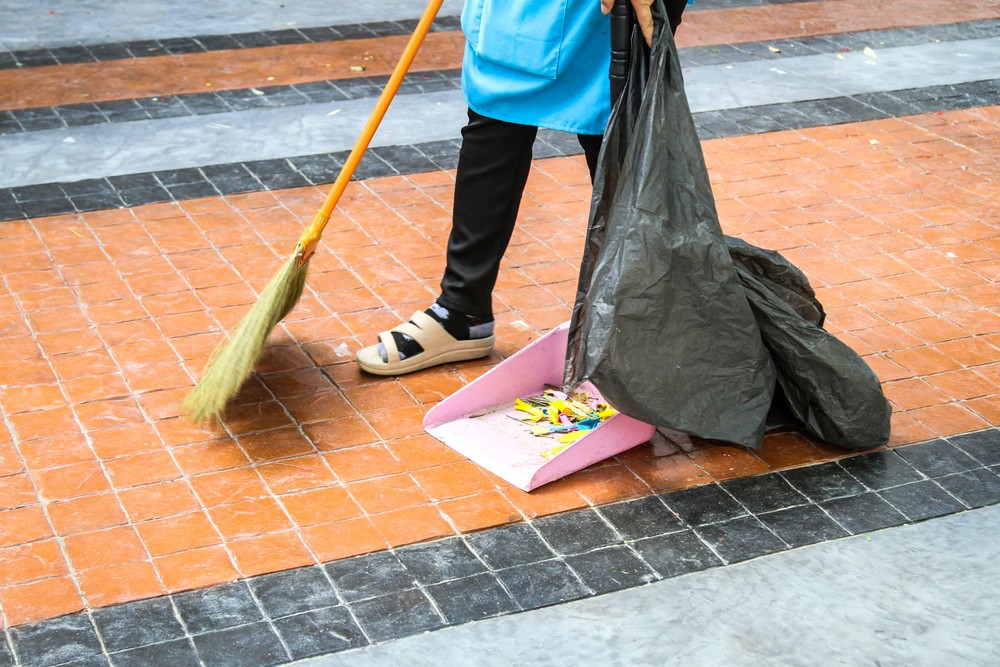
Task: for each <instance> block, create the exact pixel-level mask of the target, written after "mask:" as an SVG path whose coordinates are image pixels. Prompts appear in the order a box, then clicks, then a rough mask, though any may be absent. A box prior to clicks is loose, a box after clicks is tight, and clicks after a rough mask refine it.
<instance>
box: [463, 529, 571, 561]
mask: <svg viewBox="0 0 1000 667" xmlns="http://www.w3.org/2000/svg"><path fill="white" fill-rule="evenodd" d="M466 539H467V540H468V541H469V544H470V545H471V546H472V549H473V551H475V552H476V553H477V554H479V557H480V558H482V559H483V561H484V562H485V563H486V564H487V565H488V566H489V567H491V568H493V569H494V570H501V569H504V568H508V567H514V566H515V565H525V564H526V563H536V562H538V561H542V560H547V559H549V558H552V556H553V553H552V550H551V549H549V548H548V546H546V544H545V542H543V541H542V538H541V537H539V535H538V533H537V532H536V531H535V529H534V528H532V527H531V525H530V524H526V523H515V524H511V525H509V526H503V527H501V528H493V529H491V530H485V531H483V532H481V533H473V534H471V535H469V536H468V537H467V538H466Z"/></svg>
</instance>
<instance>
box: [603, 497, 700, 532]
mask: <svg viewBox="0 0 1000 667" xmlns="http://www.w3.org/2000/svg"><path fill="white" fill-rule="evenodd" d="M598 511H599V512H600V513H601V514H602V515H604V517H605V518H606V519H607V520H608V521H610V522H611V525H613V526H614V527H615V530H617V531H618V533H619V534H620V535H621V536H622V537H623V538H625V539H626V540H638V539H641V538H643V537H654V536H656V535H663V534H665V533H675V532H677V531H680V530H684V524H682V523H681V521H680V519H678V518H677V515H675V514H674V513H673V512H672V511H671V510H670V509H669V508H668V507H667V506H666V505H664V504H663V501H662V500H661V499H660V498H659V497H657V496H651V497H648V498H640V499H639V500H629V501H626V502H623V503H614V504H613V505H604V506H603V507H600V508H599V509H598Z"/></svg>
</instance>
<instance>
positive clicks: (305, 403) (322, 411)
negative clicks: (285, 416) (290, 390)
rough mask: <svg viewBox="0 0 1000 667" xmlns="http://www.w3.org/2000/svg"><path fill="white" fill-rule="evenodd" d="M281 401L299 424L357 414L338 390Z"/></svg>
mask: <svg viewBox="0 0 1000 667" xmlns="http://www.w3.org/2000/svg"><path fill="white" fill-rule="evenodd" d="M281 402H282V404H283V405H284V406H285V408H286V409H287V410H288V411H289V412H290V413H291V414H292V417H293V418H294V419H295V421H296V422H298V423H299V424H308V423H309V422H318V421H323V420H326V419H335V418H337V417H348V416H353V415H355V414H356V413H355V410H354V408H353V407H352V406H351V404H350V403H348V402H347V399H346V398H344V396H343V394H341V393H340V391H336V390H333V391H324V392H319V393H315V394H307V395H304V396H296V397H294V398H285V399H282V401H281Z"/></svg>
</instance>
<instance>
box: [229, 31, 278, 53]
mask: <svg viewBox="0 0 1000 667" xmlns="http://www.w3.org/2000/svg"><path fill="white" fill-rule="evenodd" d="M232 38H233V39H235V40H236V41H237V42H238V43H239V45H240V46H241V47H243V48H245V49H252V48H256V47H258V46H274V40H272V39H271V38H270V37H268V36H267V35H266V34H265V33H263V32H241V33H240V34H238V35H232Z"/></svg>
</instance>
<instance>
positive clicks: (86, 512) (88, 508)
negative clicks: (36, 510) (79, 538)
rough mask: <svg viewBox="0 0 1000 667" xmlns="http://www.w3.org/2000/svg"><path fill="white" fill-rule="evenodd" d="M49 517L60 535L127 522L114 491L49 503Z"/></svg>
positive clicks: (85, 531)
mask: <svg viewBox="0 0 1000 667" xmlns="http://www.w3.org/2000/svg"><path fill="white" fill-rule="evenodd" d="M48 509H49V517H51V519H52V525H53V526H54V527H55V529H56V531H57V532H58V533H59V534H60V535H74V534H76V533H87V532H90V531H94V530H101V529H102V528H110V527H111V526H120V525H122V524H124V523H126V522H127V519H126V517H125V512H123V511H122V508H121V505H120V504H119V503H118V498H117V497H116V496H115V495H114V494H112V493H102V494H98V495H94V496H84V497H82V498H74V499H72V500H63V501H60V502H55V503H52V504H50V505H49V508H48Z"/></svg>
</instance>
